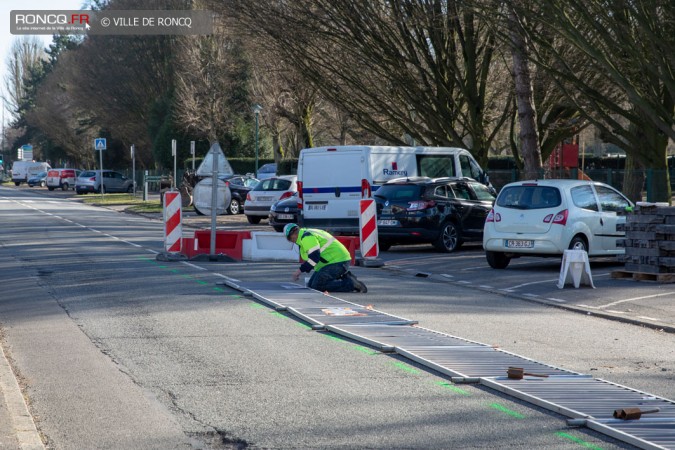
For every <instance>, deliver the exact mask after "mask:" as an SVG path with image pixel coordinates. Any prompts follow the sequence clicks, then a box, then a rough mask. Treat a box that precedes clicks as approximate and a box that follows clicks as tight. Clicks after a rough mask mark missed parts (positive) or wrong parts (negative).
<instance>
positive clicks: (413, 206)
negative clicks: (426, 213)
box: [407, 200, 436, 211]
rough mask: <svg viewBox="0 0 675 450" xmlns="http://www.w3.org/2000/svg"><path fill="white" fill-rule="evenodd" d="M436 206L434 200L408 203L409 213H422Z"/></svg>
mask: <svg viewBox="0 0 675 450" xmlns="http://www.w3.org/2000/svg"><path fill="white" fill-rule="evenodd" d="M434 206H436V202H435V201H433V200H429V201H426V200H418V201H414V202H409V203H408V208H407V210H408V211H421V210H423V209H428V208H433V207H434Z"/></svg>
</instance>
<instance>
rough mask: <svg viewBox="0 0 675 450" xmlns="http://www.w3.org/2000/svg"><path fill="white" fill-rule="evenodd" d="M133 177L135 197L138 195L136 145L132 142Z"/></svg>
mask: <svg viewBox="0 0 675 450" xmlns="http://www.w3.org/2000/svg"><path fill="white" fill-rule="evenodd" d="M131 179H132V182H133V183H134V198H135V197H136V147H135V146H134V144H131Z"/></svg>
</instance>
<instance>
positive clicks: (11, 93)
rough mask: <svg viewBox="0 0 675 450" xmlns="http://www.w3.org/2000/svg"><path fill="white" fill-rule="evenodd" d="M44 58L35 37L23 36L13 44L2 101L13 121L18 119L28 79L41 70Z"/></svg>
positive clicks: (8, 59) (38, 41)
mask: <svg viewBox="0 0 675 450" xmlns="http://www.w3.org/2000/svg"><path fill="white" fill-rule="evenodd" d="M46 57H47V55H46V53H45V51H44V48H43V45H42V41H40V40H39V39H38V38H36V37H35V36H23V37H21V38H19V39H16V40H15V41H14V42H13V44H12V47H11V48H10V52H9V56H8V57H7V74H6V75H5V92H4V94H3V100H4V101H5V104H6V105H7V106H8V107H9V111H10V113H11V114H12V115H13V116H14V118H15V119H18V118H19V110H20V109H21V108H22V107H23V105H22V104H23V102H24V101H25V99H26V94H27V88H28V87H29V83H30V79H31V77H33V76H34V74H35V72H36V71H39V70H40V69H41V68H42V64H41V62H42V61H43V60H45V59H46Z"/></svg>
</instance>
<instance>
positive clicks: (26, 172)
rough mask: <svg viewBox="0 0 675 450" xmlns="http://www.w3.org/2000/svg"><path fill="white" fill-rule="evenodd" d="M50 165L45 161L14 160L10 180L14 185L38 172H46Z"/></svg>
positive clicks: (26, 180)
mask: <svg viewBox="0 0 675 450" xmlns="http://www.w3.org/2000/svg"><path fill="white" fill-rule="evenodd" d="M51 168H52V166H50V165H49V164H47V163H46V162H33V161H14V164H12V181H13V182H14V185H15V186H19V185H20V184H21V183H26V182H28V179H29V178H30V177H33V176H35V175H37V174H38V173H40V172H47V171H48V170H49V169H51Z"/></svg>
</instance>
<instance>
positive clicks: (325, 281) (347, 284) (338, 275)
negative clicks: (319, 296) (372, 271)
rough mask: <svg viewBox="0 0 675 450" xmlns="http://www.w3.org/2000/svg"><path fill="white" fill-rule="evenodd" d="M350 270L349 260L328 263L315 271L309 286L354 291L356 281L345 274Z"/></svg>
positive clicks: (334, 290)
mask: <svg viewBox="0 0 675 450" xmlns="http://www.w3.org/2000/svg"><path fill="white" fill-rule="evenodd" d="M348 270H349V261H345V262H339V263H333V264H328V265H326V266H323V267H322V268H321V270H319V271H318V272H314V273H313V274H312V277H311V278H310V279H309V283H308V284H307V287H309V288H312V289H316V290H317V291H321V292H323V291H328V292H352V291H353V290H354V283H353V282H352V280H351V278H349V277H345V276H344V275H345V274H346V273H347V271H348Z"/></svg>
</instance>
